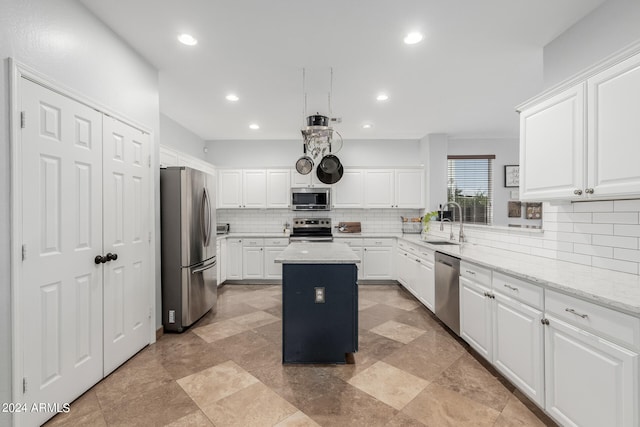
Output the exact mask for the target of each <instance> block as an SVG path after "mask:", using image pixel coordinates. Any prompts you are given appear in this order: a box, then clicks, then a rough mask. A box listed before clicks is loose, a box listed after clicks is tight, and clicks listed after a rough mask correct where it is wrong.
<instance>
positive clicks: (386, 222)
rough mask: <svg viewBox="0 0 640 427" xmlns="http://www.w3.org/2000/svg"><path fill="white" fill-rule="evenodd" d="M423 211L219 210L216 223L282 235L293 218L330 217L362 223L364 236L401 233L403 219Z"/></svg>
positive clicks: (233, 229)
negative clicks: (285, 226) (368, 234)
mask: <svg viewBox="0 0 640 427" xmlns="http://www.w3.org/2000/svg"><path fill="white" fill-rule="evenodd" d="M420 213H421V210H420V209H337V210H332V211H325V212H294V211H291V210H289V209H218V210H217V211H216V215H217V218H216V221H217V222H218V223H223V224H224V223H228V224H229V225H230V229H231V232H232V233H279V232H282V230H283V229H284V224H285V222H288V223H289V224H291V223H292V220H293V218H300V217H303V218H319V217H323V218H324V217H329V218H331V221H332V224H333V225H334V226H335V225H338V222H341V221H360V222H361V223H362V232H363V233H374V232H376V233H401V232H402V222H401V219H400V217H401V216H404V217H417V216H420Z"/></svg>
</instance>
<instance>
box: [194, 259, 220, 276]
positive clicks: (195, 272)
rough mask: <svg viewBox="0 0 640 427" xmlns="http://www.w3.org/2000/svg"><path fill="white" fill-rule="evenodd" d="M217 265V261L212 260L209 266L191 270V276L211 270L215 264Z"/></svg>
mask: <svg viewBox="0 0 640 427" xmlns="http://www.w3.org/2000/svg"><path fill="white" fill-rule="evenodd" d="M217 263H218V261H216V260H214V261H213V262H212V263H211V264H209V265H205V266H202V267H200V268H196V269H195V270H191V274H198V273H202V272H203V271H206V270H209V269H210V268H213V267H215V266H216V264H217Z"/></svg>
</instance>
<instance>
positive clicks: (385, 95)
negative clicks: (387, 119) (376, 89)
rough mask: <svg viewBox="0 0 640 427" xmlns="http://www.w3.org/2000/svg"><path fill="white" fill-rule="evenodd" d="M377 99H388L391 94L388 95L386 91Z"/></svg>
mask: <svg viewBox="0 0 640 427" xmlns="http://www.w3.org/2000/svg"><path fill="white" fill-rule="evenodd" d="M376 99H377V100H378V101H386V100H387V99H389V95H387V94H386V93H381V94H379V95H378V96H376Z"/></svg>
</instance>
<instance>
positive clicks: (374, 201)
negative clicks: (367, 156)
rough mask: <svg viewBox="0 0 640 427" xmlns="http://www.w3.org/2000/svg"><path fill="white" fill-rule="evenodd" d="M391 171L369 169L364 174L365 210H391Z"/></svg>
mask: <svg viewBox="0 0 640 427" xmlns="http://www.w3.org/2000/svg"><path fill="white" fill-rule="evenodd" d="M394 179H395V173H394V170H393V169H369V170H365V174H364V193H365V196H364V200H365V207H366V208H393V207H395V204H396V203H395V198H394V189H395V186H394Z"/></svg>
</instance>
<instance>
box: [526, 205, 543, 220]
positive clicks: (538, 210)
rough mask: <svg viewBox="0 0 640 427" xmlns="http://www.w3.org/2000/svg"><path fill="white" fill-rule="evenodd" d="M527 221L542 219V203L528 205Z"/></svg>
mask: <svg viewBox="0 0 640 427" xmlns="http://www.w3.org/2000/svg"><path fill="white" fill-rule="evenodd" d="M526 212H527V219H542V203H527V211H526Z"/></svg>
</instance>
